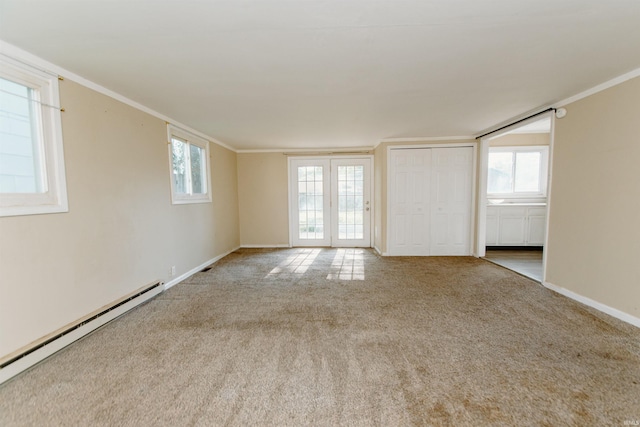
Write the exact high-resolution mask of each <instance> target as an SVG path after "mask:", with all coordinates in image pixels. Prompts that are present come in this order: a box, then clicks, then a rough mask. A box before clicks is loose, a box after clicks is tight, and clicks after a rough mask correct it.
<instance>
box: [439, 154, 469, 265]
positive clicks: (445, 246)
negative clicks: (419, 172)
mask: <svg viewBox="0 0 640 427" xmlns="http://www.w3.org/2000/svg"><path fill="white" fill-rule="evenodd" d="M472 171H473V148H471V147H459V148H434V149H433V153H432V156H431V238H430V249H431V255H470V254H471V194H472V193H471V184H472V183H473V177H472V176H471V173H472Z"/></svg>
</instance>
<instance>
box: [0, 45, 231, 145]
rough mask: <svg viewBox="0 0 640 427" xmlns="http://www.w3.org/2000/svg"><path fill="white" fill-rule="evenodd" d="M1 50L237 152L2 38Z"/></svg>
mask: <svg viewBox="0 0 640 427" xmlns="http://www.w3.org/2000/svg"><path fill="white" fill-rule="evenodd" d="M0 52H1V53H0V54H2V55H4V56H7V57H9V58H12V59H14V60H16V61H18V62H23V63H25V64H27V65H31V66H33V67H36V68H38V69H41V70H42V71H44V72H47V73H50V74H51V73H53V74H57V75H58V76H60V77H63V78H65V79H69V80H72V81H74V82H76V83H78V84H80V85H82V86H84V87H86V88H88V89H91V90H94V91H96V92H98V93H101V94H103V95H106V96H108V97H110V98H113V99H115V100H116V101H120V102H122V103H123V104H126V105H128V106H130V107H133V108H135V109H137V110H140V111H142V112H145V113H147V114H150V115H152V116H154V117H157V118H158V119H160V120H164V121H165V122H166V123H170V124H172V125H175V126H177V127H179V128H181V129H183V130H186V131H188V132H191V133H193V134H195V135H197V136H199V137H201V138H204V139H206V140H207V141H209V142H212V143H214V144H217V145H219V146H221V147H224V148H226V149H227V150H231V151H233V152H236V149H235V148H233V147H231V146H229V145H227V144H225V143H224V142H222V141H219V140H217V139H216V138H213V137H211V136H209V135H206V134H204V133H202V132H200V131H199V130H196V129H193V128H191V127H190V126H187V125H185V124H183V123H180V122H178V121H177V120H173V119H172V118H170V117H168V116H165V115H164V114H162V113H159V112H157V111H155V110H152V109H151V108H149V107H146V106H144V105H142V104H140V103H138V102H136V101H133V100H131V99H129V98H127V97H126V96H123V95H121V94H119V93H117V92H114V91H112V90H111V89H107V88H106V87H104V86H100V85H99V84H97V83H94V82H92V81H91V80H88V79H86V78H84V77H82V76H79V75H77V74H75V73H73V72H71V71H69V70H66V69H64V68H62V67H60V66H58V65H56V64H52V63H51V62H49V61H47V60H44V59H42V58H40V57H37V56H35V55H33V54H31V53H29V52H26V51H24V50H22V49H20V48H19V47H16V46H13V45H12V44H10V43H7V42H5V41H3V40H0Z"/></svg>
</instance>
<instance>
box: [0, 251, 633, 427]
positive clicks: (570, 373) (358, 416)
mask: <svg viewBox="0 0 640 427" xmlns="http://www.w3.org/2000/svg"><path fill="white" fill-rule="evenodd" d="M637 420H640V329H637V328H634V327H632V326H630V325H627V324H625V323H622V322H620V321H618V320H616V319H613V318H610V317H608V316H606V315H604V314H600V313H598V312H596V311H594V310H592V309H589V308H586V307H584V306H582V305H580V304H578V303H575V302H573V301H571V300H568V299H566V298H564V297H562V296H559V295H556V294H554V293H553V292H551V291H549V290H547V289H545V288H543V287H542V286H540V285H539V284H537V283H535V282H533V281H531V280H529V279H526V278H523V277H521V276H519V275H517V274H515V273H512V272H510V271H507V270H505V269H504V268H501V267H499V266H496V265H493V264H491V263H489V262H487V261H483V260H479V259H474V258H467V257H431V258H409V257H390V258H382V257H379V256H377V255H376V254H375V253H373V252H372V251H370V250H362V249H285V250H248V249H247V250H239V251H237V252H235V253H233V254H231V255H229V256H227V257H225V258H224V259H222V260H221V261H219V262H218V263H217V264H215V265H214V266H213V268H212V269H211V270H209V271H207V272H204V273H199V274H197V275H195V276H194V277H192V278H191V279H189V280H187V281H185V282H183V283H181V284H179V285H177V286H175V287H173V288H172V289H170V290H168V291H167V292H165V293H163V294H161V295H160V296H158V297H157V298H156V299H154V300H152V301H150V302H149V303H147V304H145V305H143V306H141V307H139V308H137V309H135V310H133V311H132V312H130V313H128V314H126V315H125V316H123V317H121V318H119V319H117V320H116V321H113V322H111V323H110V324H108V325H107V326H105V327H103V328H102V329H100V330H98V331H96V332H95V333H93V334H92V335H90V336H88V337H86V338H85V339H83V340H81V341H79V342H77V343H75V344H74V345H72V346H70V347H68V348H67V349H65V350H63V351H61V352H59V353H58V354H56V355H54V356H53V357H51V358H49V359H48V360H46V361H45V362H44V363H42V364H40V365H38V366H36V367H35V368H33V369H31V370H30V371H28V372H26V373H24V374H22V375H20V376H19V377H17V378H15V379H14V380H12V381H10V382H8V383H6V384H5V385H4V386H2V387H0V425H2V426H22V425H34V426H44V425H60V426H100V425H113V426H134V425H135V426H211V425H265V426H269V425H274V426H276V425H277V426H284V425H292V426H298V425H314V426H315V425H320V426H322V425H350V426H351V425H353V426H358V425H363V426H365V425H366V426H368V425H380V426H396V425H475V426H477V425H508V426H513V425H553V426H560V425H562V426H565V425H569V426H570V425H574V426H595V425H624V423H625V422H627V423H629V422H635V421H637Z"/></svg>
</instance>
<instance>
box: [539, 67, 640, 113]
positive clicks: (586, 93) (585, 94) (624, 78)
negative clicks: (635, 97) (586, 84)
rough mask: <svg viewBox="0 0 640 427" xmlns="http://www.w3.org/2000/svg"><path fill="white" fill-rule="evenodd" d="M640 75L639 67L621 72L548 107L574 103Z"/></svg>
mask: <svg viewBox="0 0 640 427" xmlns="http://www.w3.org/2000/svg"><path fill="white" fill-rule="evenodd" d="M639 76H640V68H636V69H635V70H632V71H629V72H628V73H625V74H622V75H621V76H618V77H615V78H613V79H611V80H607V81H606V82H604V83H601V84H599V85H597V86H594V87H592V88H591V89H587V90H585V91H583V92H580V93H578V94H576V95H573V96H570V97H569V98H566V99H563V100H562V101H558V102H556V103H554V104H551V105H550V106H549V107H551V108H560V107H564V106H566V105H568V104H571V103H574V102H576V101H579V100H581V99H583V98H586V97H588V96H591V95H594V94H596V93H598V92H602V91H603V90H606V89H609V88H612V87H614V86H617V85H619V84H621V83H624V82H626V81H628V80H631V79H634V78H636V77H639Z"/></svg>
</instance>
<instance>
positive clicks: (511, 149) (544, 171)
mask: <svg viewBox="0 0 640 427" xmlns="http://www.w3.org/2000/svg"><path fill="white" fill-rule="evenodd" d="M492 153H512V165H511V172H512V176H513V182H512V190H513V191H512V192H510V193H490V192H489V185H488V182H487V198H489V199H523V198H546V197H547V182H548V181H547V180H548V173H549V147H548V146H546V145H528V146H504V147H489V153H488V158H490V157H491V154H492ZM517 153H540V191H520V192H516V191H515V186H516V182H515V177H516V168H517V165H516V162H515V158H516V154H517ZM488 172H489V170H487V180H488Z"/></svg>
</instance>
